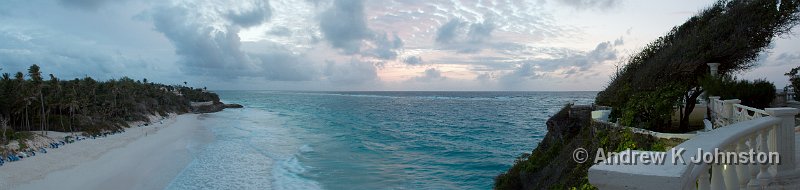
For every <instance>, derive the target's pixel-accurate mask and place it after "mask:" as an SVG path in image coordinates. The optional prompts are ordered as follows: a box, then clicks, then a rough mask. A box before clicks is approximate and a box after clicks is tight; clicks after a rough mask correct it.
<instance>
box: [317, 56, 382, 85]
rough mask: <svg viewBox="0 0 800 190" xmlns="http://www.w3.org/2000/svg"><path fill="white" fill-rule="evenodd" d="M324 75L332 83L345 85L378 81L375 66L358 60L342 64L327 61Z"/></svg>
mask: <svg viewBox="0 0 800 190" xmlns="http://www.w3.org/2000/svg"><path fill="white" fill-rule="evenodd" d="M323 75H324V76H325V77H326V79H327V80H328V81H330V82H333V83H336V84H345V85H353V84H362V83H366V82H369V81H375V80H377V79H378V73H377V69H376V68H375V64H373V63H371V62H363V61H359V60H357V59H350V61H347V62H342V63H336V62H334V61H331V60H327V61H325V69H324V71H323Z"/></svg>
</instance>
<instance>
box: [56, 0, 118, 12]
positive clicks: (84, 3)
mask: <svg viewBox="0 0 800 190" xmlns="http://www.w3.org/2000/svg"><path fill="white" fill-rule="evenodd" d="M107 1H109V0H59V1H58V3H59V4H61V5H64V6H65V7H69V8H76V9H84V10H89V11H95V10H97V9H98V8H100V7H101V6H103V5H105V4H106V3H107Z"/></svg>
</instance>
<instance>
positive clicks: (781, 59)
mask: <svg viewBox="0 0 800 190" xmlns="http://www.w3.org/2000/svg"><path fill="white" fill-rule="evenodd" d="M797 62H800V52H794V53H791V52H783V53H781V54H778V56H777V57H775V61H774V62H773V63H772V64H769V65H789V64H797Z"/></svg>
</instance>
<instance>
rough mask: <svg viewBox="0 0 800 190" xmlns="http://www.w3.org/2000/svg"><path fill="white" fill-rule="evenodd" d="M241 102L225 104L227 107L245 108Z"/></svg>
mask: <svg viewBox="0 0 800 190" xmlns="http://www.w3.org/2000/svg"><path fill="white" fill-rule="evenodd" d="M243 107H244V106H242V105H240V104H225V108H243Z"/></svg>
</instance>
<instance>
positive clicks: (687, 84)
mask: <svg viewBox="0 0 800 190" xmlns="http://www.w3.org/2000/svg"><path fill="white" fill-rule="evenodd" d="M798 4H800V2H798V1H783V2H781V3H780V5H778V4H777V3H776V2H775V1H774V0H720V1H718V2H716V3H715V4H714V5H713V6H711V7H709V8H707V9H705V10H703V11H701V12H700V13H699V14H697V15H695V16H693V17H691V18H690V19H689V20H687V21H686V22H685V23H684V24H682V25H680V26H677V27H674V28H673V29H672V30H671V31H670V32H669V33H667V34H666V35H665V36H663V37H660V38H658V39H657V40H655V41H654V42H652V43H650V44H648V45H647V46H646V47H645V48H644V49H643V50H642V51H641V52H639V53H637V54H635V55H633V56H632V57H631V58H630V59H629V60H627V64H626V65H624V66H622V67H621V68H620V69H619V70H618V71H617V72H616V73H615V74H614V76H612V80H611V82H610V83H609V85H608V86H607V87H606V89H604V90H603V91H601V92H600V93H598V95H597V99H596V102H597V103H598V104H601V105H607V106H612V107H614V108H615V110H614V111H613V113H612V117H614V118H618V119H619V120H618V121H620V122H621V123H622V124H624V125H629V126H631V125H640V126H639V127H653V128H658V127H663V126H671V125H672V123H671V119H670V118H671V115H672V112H673V110H674V107H678V108H679V110H680V121H679V124H678V125H679V126H680V129H681V130H684V131H686V130H688V119H689V117H688V115H689V114H690V113H691V112H692V110H693V109H694V105H695V104H696V103H697V98H698V97H699V96H700V94H702V93H703V89H702V88H701V87H700V83H699V79H700V78H701V77H702V76H704V75H706V74H707V73H708V72H709V70H708V66H706V63H712V62H714V63H721V65H720V66H719V73H720V74H723V75H725V74H730V73H733V72H737V71H744V70H747V69H750V68H752V67H753V66H755V64H756V62H755V59H756V58H757V56H758V54H759V53H760V52H762V51H763V50H765V49H766V48H767V47H768V46H769V44H770V42H771V41H772V39H773V37H775V36H779V35H782V34H785V33H787V32H789V31H790V29H791V28H792V27H793V26H795V25H797V23H798V21H799V20H800V16H799V15H798V12H800V11H799V10H798Z"/></svg>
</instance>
